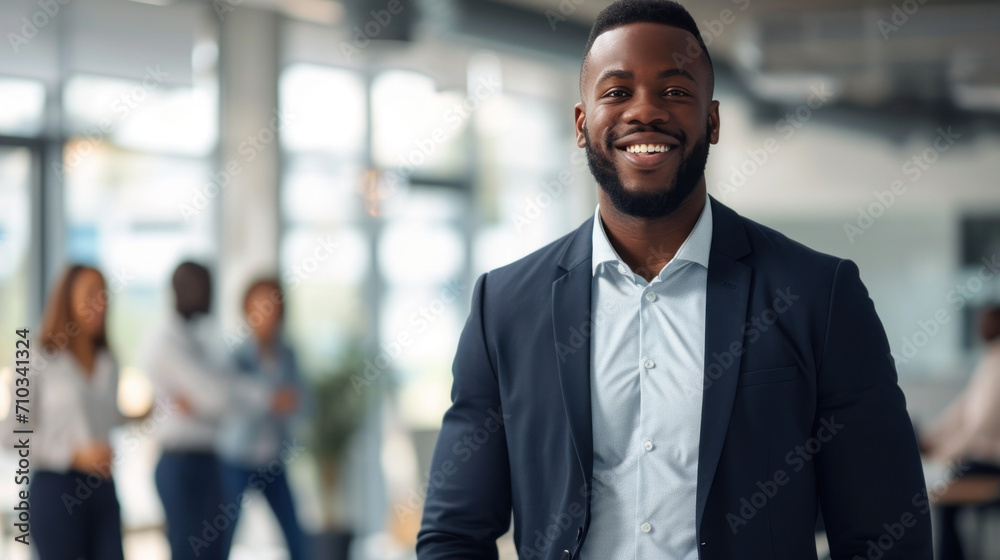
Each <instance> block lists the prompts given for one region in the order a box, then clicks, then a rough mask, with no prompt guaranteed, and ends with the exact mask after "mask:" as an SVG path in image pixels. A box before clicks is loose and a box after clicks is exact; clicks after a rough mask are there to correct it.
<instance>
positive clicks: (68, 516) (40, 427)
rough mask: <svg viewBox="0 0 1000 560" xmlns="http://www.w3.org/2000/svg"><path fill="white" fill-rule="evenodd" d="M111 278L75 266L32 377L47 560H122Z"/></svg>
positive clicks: (34, 479)
mask: <svg viewBox="0 0 1000 560" xmlns="http://www.w3.org/2000/svg"><path fill="white" fill-rule="evenodd" d="M107 293H108V292H107V290H106V289H105V283H104V277H103V276H102V275H101V273H100V272H98V271H97V270H96V269H94V268H90V267H86V266H80V265H74V266H70V267H69V268H68V269H67V270H66V271H65V273H64V274H63V276H62V278H61V279H60V281H59V282H58V283H57V284H56V286H55V288H54V289H53V290H52V292H51V294H50V295H49V300H48V302H47V305H46V309H45V315H44V317H43V322H42V326H41V332H40V336H39V337H38V340H37V341H38V343H39V347H38V348H33V350H34V353H35V356H36V359H34V360H32V363H31V371H30V372H29V380H30V389H31V393H30V394H31V398H30V401H31V402H30V403H29V413H28V416H29V423H28V424H21V425H19V427H26V428H28V429H31V430H33V433H32V434H31V435H30V438H31V456H32V465H31V466H32V474H31V475H30V482H29V487H28V502H29V504H30V508H31V529H30V532H31V542H33V543H34V545H35V547H36V548H37V550H38V556H39V558H40V560H67V559H75V558H87V559H89V560H121V559H122V558H123V554H122V532H121V515H120V509H119V504H118V498H117V496H116V494H115V483H114V479H113V478H112V474H111V471H112V462H113V453H112V450H111V446H110V445H109V443H108V438H109V433H110V431H111V429H112V428H114V427H115V426H118V425H120V424H121V423H122V422H123V420H124V417H123V416H122V415H121V414H120V413H119V411H118V406H117V392H118V364H117V362H116V361H115V359H114V356H112V355H111V353H110V351H109V350H108V344H107V337H106V335H105V328H104V319H105V311H106V308H107Z"/></svg>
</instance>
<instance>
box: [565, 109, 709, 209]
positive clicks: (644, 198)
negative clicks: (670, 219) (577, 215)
mask: <svg viewBox="0 0 1000 560" xmlns="http://www.w3.org/2000/svg"><path fill="white" fill-rule="evenodd" d="M583 137H584V138H585V139H586V141H587V145H586V146H585V147H584V149H585V150H586V152H587V167H589V168H590V173H591V174H593V176H594V179H596V180H597V184H598V185H600V186H601V189H602V190H603V191H604V192H605V193H607V195H608V198H609V199H610V200H611V204H612V205H613V206H614V207H615V209H616V210H618V211H619V212H621V213H622V214H625V215H627V216H633V217H636V218H663V217H666V216H669V215H670V214H673V213H674V211H675V210H677V209H678V208H679V207H680V205H681V204H682V203H683V202H684V201H685V200H686V199H687V197H688V196H690V195H691V193H692V192H694V189H695V188H696V187H697V186H698V183H699V182H700V181H701V178H702V177H703V176H704V174H705V164H706V163H707V162H708V146H709V144H708V131H707V130H706V132H705V135H703V136H702V137H701V138H700V139H699V140H698V142H696V143H695V144H694V146H692V147H691V150H690V153H688V152H687V151H686V150H683V148H681V150H682V152H681V164H680V167H678V168H677V173H676V174H675V175H674V180H673V184H672V185H667V186H666V188H664V189H661V190H659V191H656V192H651V193H630V192H628V191H627V190H626V189H625V185H624V183H622V179H621V175H620V174H619V173H618V170H617V169H616V168H615V163H614V161H613V160H612V159H611V157H610V156H608V155H605V154H611V153H613V152H612V150H614V149H615V147H614V141H615V140H616V138H615V137H614V136H612V135H608V137H607V138H606V139H605V142H604V149H605V151H604V152H603V153H598V152H597V150H595V149H594V148H593V143H591V141H590V135H589V134H588V133H587V129H586V128H584V129H583ZM678 139H679V140H680V141H681V146H683V145H684V134H683V133H680V138H678ZM675 149H677V148H675Z"/></svg>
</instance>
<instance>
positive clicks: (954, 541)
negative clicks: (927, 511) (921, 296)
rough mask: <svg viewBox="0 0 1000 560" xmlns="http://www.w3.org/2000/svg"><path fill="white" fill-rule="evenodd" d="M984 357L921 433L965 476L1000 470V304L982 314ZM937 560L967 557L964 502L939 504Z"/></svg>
mask: <svg viewBox="0 0 1000 560" xmlns="http://www.w3.org/2000/svg"><path fill="white" fill-rule="evenodd" d="M979 335H980V337H981V338H982V340H983V342H984V343H985V348H984V350H983V356H982V358H981V359H980V362H979V365H978V367H977V368H976V370H975V372H974V373H973V375H972V378H971V379H970V380H969V385H968V386H967V387H966V388H965V391H963V392H962V393H961V394H960V395H959V396H958V398H956V399H955V400H954V402H952V403H951V404H950V405H949V406H948V408H947V409H945V411H944V412H943V413H942V414H941V416H939V417H938V419H937V420H936V421H935V422H934V423H933V424H932V425H931V427H930V428H928V429H927V431H926V432H925V433H924V434H923V437H922V438H921V447H922V448H923V451H924V453H926V454H927V455H928V456H929V457H930V458H931V459H934V460H938V461H942V462H946V463H951V464H953V465H957V468H956V471H957V472H958V473H960V474H961V476H976V475H1000V306H994V307H990V308H988V309H987V310H986V311H984V312H983V314H982V315H981V316H980V319H979ZM937 509H938V519H939V527H940V533H939V540H938V554H937V559H938V560H963V559H964V558H965V553H964V551H963V549H962V541H961V538H960V535H959V531H958V514H959V512H960V511H961V509H962V508H961V506H953V505H945V506H939V507H938V508H937Z"/></svg>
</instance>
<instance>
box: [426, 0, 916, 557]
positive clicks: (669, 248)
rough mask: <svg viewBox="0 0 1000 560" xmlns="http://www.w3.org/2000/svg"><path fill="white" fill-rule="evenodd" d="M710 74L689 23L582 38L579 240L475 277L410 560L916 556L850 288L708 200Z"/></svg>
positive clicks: (901, 436) (825, 263)
mask: <svg viewBox="0 0 1000 560" xmlns="http://www.w3.org/2000/svg"><path fill="white" fill-rule="evenodd" d="M713 89H714V74H713V69H712V62H711V59H710V58H709V55H708V52H707V50H706V49H705V45H704V42H703V41H702V39H701V36H700V34H699V32H698V28H697V27H696V25H695V23H694V21H693V20H692V18H691V16H690V15H689V14H688V13H687V12H686V11H685V10H684V8H683V7H681V6H680V5H678V4H676V3H674V2H667V1H662V0H621V1H618V2H615V3H614V4H612V5H611V6H609V7H608V8H606V9H605V10H604V11H603V12H602V13H601V14H600V16H598V19H597V22H596V23H595V24H594V27H593V29H592V30H591V34H590V40H589V41H588V44H587V49H586V54H585V56H584V61H583V67H582V70H581V74H580V90H581V102H580V103H579V104H578V105H577V106H576V130H577V143H578V144H579V146H580V147H582V148H584V149H585V150H586V153H587V160H588V163H589V166H590V169H591V172H592V173H593V174H594V177H595V178H596V179H597V182H598V184H599V185H600V191H599V194H598V200H599V205H598V208H597V210H596V212H595V214H594V216H593V218H591V219H590V220H588V221H587V222H585V223H584V224H583V225H582V226H581V227H580V228H579V229H578V230H577V231H575V232H574V233H571V234H569V235H568V236H566V237H564V238H562V239H559V240H558V241H556V242H554V243H552V244H551V245H549V246H547V247H544V248H542V249H540V250H539V251H537V252H535V253H533V254H531V255H529V256H527V257H525V258H524V259H521V260H520V261H517V262H515V263H513V264H510V265H508V266H506V267H502V268H499V269H497V270H493V271H491V272H489V273H487V274H484V275H483V276H481V277H480V278H479V281H478V282H477V283H476V287H475V290H474V293H473V298H472V311H471V313H470V315H469V319H468V322H467V323H466V326H465V330H464V331H463V333H462V337H461V340H460V342H459V348H458V352H457V355H456V357H455V363H454V366H453V370H454V371H453V373H454V384H453V386H452V402H453V404H452V406H451V408H449V410H448V412H447V413H446V414H445V417H444V421H443V425H442V428H441V433H440V435H439V438H438V443H437V448H436V450H435V453H434V458H433V462H432V467H431V471H430V477H429V482H428V487H427V499H426V504H425V507H424V517H423V526H422V528H421V531H420V535H419V538H418V542H417V552H418V556H419V557H420V558H421V559H424V560H431V559H445V558H456V559H457V558H460V559H469V558H496V557H497V549H496V539H497V538H498V537H499V536H501V535H502V534H503V533H504V532H506V531H507V530H508V528H509V527H510V521H511V512H513V526H514V541H515V544H516V546H517V551H518V555H519V557H520V558H583V559H586V560H609V559H629V560H646V559H661V558H662V559H669V560H740V559H745V560H758V559H761V560H763V559H775V560H806V559H810V558H813V559H815V558H816V543H815V527H816V521H817V516H818V515H819V514H820V513H822V516H823V519H824V521H825V528H826V532H827V535H828V538H829V541H830V546H831V550H832V556H833V558H834V559H837V560H840V559H845V560H847V559H851V560H853V559H855V558H863V559H884V560H889V559H898V560H903V559H905V560H930V559H931V552H930V551H931V539H930V520H929V517H928V506H927V499H926V490H925V487H924V480H923V476H922V472H921V468H920V459H919V456H918V453H917V446H916V441H915V437H914V434H913V429H912V426H911V424H910V421H909V418H908V416H907V414H906V406H905V401H904V398H903V394H902V392H901V391H900V390H899V387H898V386H897V383H896V371H895V366H894V363H893V361H892V359H891V357H890V355H889V346H888V342H887V340H886V336H885V333H884V330H883V328H882V325H881V323H880V321H879V319H878V317H877V315H876V314H875V309H874V306H873V304H872V301H871V299H870V298H869V297H868V293H867V290H866V289H865V287H864V285H863V284H862V283H861V280H860V278H859V273H858V268H857V266H855V265H854V263H852V262H851V261H849V260H842V259H838V258H836V257H832V256H829V255H824V254H821V253H818V252H816V251H813V250H810V249H808V248H806V247H804V246H802V245H800V244H798V243H795V242H794V241H791V240H789V239H788V238H787V237H785V236H783V235H781V234H780V233H778V232H776V231H774V230H771V229H768V228H766V227H764V226H762V225H760V224H757V223H755V222H752V221H750V220H747V219H745V218H743V217H741V216H739V215H738V214H736V213H735V212H734V211H733V210H731V209H729V208H727V207H726V206H723V205H722V204H720V203H719V202H718V201H716V200H714V199H713V198H711V197H709V196H708V195H707V192H706V188H705V176H704V169H705V163H706V161H707V158H708V152H709V146H710V145H711V144H716V143H717V142H718V141H719V130H720V123H719V104H718V102H717V101H714V100H713V99H712V94H713Z"/></svg>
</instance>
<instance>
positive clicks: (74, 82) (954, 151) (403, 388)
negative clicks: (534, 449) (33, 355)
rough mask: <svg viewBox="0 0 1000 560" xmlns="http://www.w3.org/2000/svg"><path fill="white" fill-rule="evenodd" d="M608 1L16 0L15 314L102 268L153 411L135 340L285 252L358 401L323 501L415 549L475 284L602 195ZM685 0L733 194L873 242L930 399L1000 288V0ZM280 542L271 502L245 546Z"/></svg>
mask: <svg viewBox="0 0 1000 560" xmlns="http://www.w3.org/2000/svg"><path fill="white" fill-rule="evenodd" d="M607 4H608V2H607V1H606V0H502V1H501V0H340V1H335V0H142V1H138V0H135V1H133V0H4V1H3V2H2V3H0V31H2V32H3V34H4V40H3V43H4V44H3V45H0V333H12V332H13V331H14V330H15V328H20V327H24V326H35V325H37V323H38V319H39V315H40V312H41V308H42V304H43V301H44V297H45V294H46V293H47V290H48V288H49V287H50V286H51V283H52V281H53V278H54V276H55V275H56V274H57V273H58V272H59V270H60V269H61V267H62V266H63V265H64V264H65V263H67V262H81V263H87V264H92V265H95V266H97V267H99V268H100V269H101V270H102V271H103V272H104V273H105V275H106V276H107V278H108V282H109V286H108V288H109V291H110V292H111V298H110V300H111V303H110V311H109V312H110V316H109V328H110V331H109V335H110V339H111V344H112V346H113V348H114V350H115V352H116V353H117V355H118V358H119V360H120V362H121V365H122V366H123V370H122V383H121V390H120V395H119V401H120V406H121V407H122V408H123V409H124V410H127V411H141V410H143V409H144V408H145V407H147V406H148V404H149V399H150V391H149V386H148V382H147V381H146V380H145V377H144V373H143V372H142V371H141V370H140V369H139V368H138V363H137V356H136V350H137V348H138V345H139V342H140V340H141V339H142V337H143V336H144V334H145V333H146V331H147V330H148V328H149V327H150V326H151V324H152V323H153V322H154V321H155V320H156V319H157V317H158V316H159V315H161V314H163V313H165V312H166V311H167V309H168V305H169V304H170V298H169V296H168V292H167V280H168V278H169V274H170V272H171V271H172V269H173V267H174V266H175V265H176V264H177V263H178V262H180V261H181V260H183V259H195V260H200V261H202V262H204V263H206V264H208V265H209V266H210V268H211V269H212V270H213V272H214V273H215V275H216V278H217V280H218V282H217V286H216V291H217V296H218V298H217V305H216V307H215V313H216V315H217V317H218V319H219V321H220V323H221V325H222V328H223V330H224V332H226V333H228V334H230V335H232V334H233V333H238V332H239V328H240V298H241V295H242V290H243V289H244V287H245V286H246V284H247V283H248V282H249V281H250V280H251V279H253V278H255V277H257V276H259V275H260V274H263V273H271V274H278V275H280V276H281V278H282V280H283V282H284V284H285V288H286V290H287V293H288V298H289V308H288V314H287V328H288V332H289V337H290V339H291V342H292V344H293V345H294V346H295V347H296V349H297V350H298V352H299V354H300V357H301V359H302V361H303V364H304V369H305V373H306V374H307V376H308V378H309V379H310V380H311V382H312V383H314V384H315V385H316V387H317V388H316V391H317V394H322V395H324V398H327V397H328V398H329V399H328V400H327V401H324V402H327V403H336V404H335V405H329V406H336V407H337V409H338V410H344V411H345V412H344V413H343V414H342V415H341V416H339V417H335V418H333V419H331V420H330V421H329V422H327V424H326V429H325V430H324V429H317V430H314V431H313V433H312V434H311V438H310V440H309V441H310V448H311V451H310V453H308V454H307V455H304V456H303V457H301V458H299V459H297V460H295V461H294V462H292V464H290V465H289V470H290V474H291V478H292V483H293V487H294V488H293V489H294V491H295V494H296V496H297V497H298V501H299V506H300V516H301V517H302V519H303V523H304V525H305V526H306V529H307V530H308V531H309V532H310V533H311V534H314V535H324V534H325V535H327V536H328V537H330V538H328V539H327V540H328V541H330V542H332V541H333V540H335V539H333V537H331V535H332V536H336V535H340V534H343V533H345V532H349V533H351V534H352V535H353V537H354V538H353V541H352V542H353V544H352V551H353V553H352V554H353V557H354V558H364V559H368V558H370V559H389V558H411V557H412V548H413V543H414V539H415V534H416V530H417V528H418V525H419V516H420V505H421V497H422V495H423V494H422V492H423V490H424V489H425V488H426V483H427V477H428V473H427V468H428V462H429V455H430V452H431V450H432V447H433V443H434V439H435V436H436V429H437V427H438V426H439V424H440V419H441V416H442V414H443V412H444V410H445V409H446V407H447V406H448V404H449V389H450V366H451V360H452V357H453V355H454V351H455V347H456V343H457V339H458V335H459V332H460V330H461V327H462V324H463V321H464V319H465V316H466V314H467V312H468V301H469V298H470V295H471V286H472V283H473V282H474V280H475V278H476V277H477V276H478V275H479V274H480V273H482V272H484V271H487V270H489V269H491V268H494V267H497V266H500V265H503V264H505V263H508V262H510V261H512V260H515V259H517V258H519V257H521V256H523V255H526V254H528V253H529V252H531V251H532V250H534V249H537V248H539V247H541V246H542V245H544V244H546V243H548V242H550V241H552V240H554V239H556V238H557V237H559V236H561V235H563V234H565V233H567V232H569V231H571V230H572V229H573V228H575V227H576V226H577V225H578V224H579V223H581V222H582V221H583V220H585V219H586V218H587V217H589V216H590V215H591V214H592V213H593V211H594V205H595V203H596V188H597V187H596V186H595V184H594V182H593V180H592V178H591V177H590V174H589V172H588V171H587V168H586V164H585V161H584V158H583V157H582V152H581V151H580V150H578V149H577V148H576V146H575V142H574V139H573V120H572V115H573V105H574V103H576V102H577V101H578V100H579V93H578V89H577V79H578V70H579V63H580V57H581V54H582V49H583V46H584V43H585V40H586V36H587V33H588V30H589V25H590V22H592V21H593V18H594V17H595V16H596V14H597V13H598V12H599V11H600V10H601V9H602V8H603V7H604V6H606V5H607ZM688 8H689V10H690V11H691V12H692V14H693V15H694V16H695V19H696V20H697V21H698V23H699V26H700V27H701V29H702V33H703V35H704V38H705V41H706V43H708V45H709V49H710V51H711V52H712V55H713V57H714V59H715V63H716V72H717V75H718V77H717V86H716V98H717V99H718V100H719V101H720V103H721V118H722V139H721V142H720V144H719V145H718V146H714V147H713V148H712V155H711V157H710V158H709V168H708V171H707V177H708V185H709V191H710V193H711V194H713V195H714V196H716V197H717V198H718V199H719V200H721V201H722V202H724V203H726V204H728V205H730V206H732V207H733V208H735V209H736V210H737V211H739V212H741V213H743V214H745V215H747V216H749V217H751V218H754V219H756V220H758V221H760V222H763V223H764V224H766V225H768V226H771V227H774V228H776V229H778V230H780V231H782V232H784V233H786V234H788V235H789V236H790V237H792V238H794V239H797V240H799V241H802V242H804V243H806V244H807V245H810V246H812V247H814V248H816V249H819V250H822V251H826V252H831V253H834V254H837V255H839V256H842V257H848V258H851V259H853V260H855V261H856V262H857V263H858V264H859V266H860V268H861V274H862V277H863V279H864V281H865V282H866V283H867V285H868V288H869V290H870V292H871V296H872V298H873V299H874V301H875V304H876V307H877V309H878V311H879V313H880V315H881V318H882V320H883V322H884V324H885V328H886V331H887V333H888V336H889V340H890V343H891V345H892V349H893V352H894V354H895V355H896V357H897V365H898V370H899V374H900V382H901V384H902V386H903V387H904V390H905V391H906V392H907V397H908V401H909V405H910V408H911V413H912V415H913V417H914V418H915V420H916V421H917V422H918V423H920V422H924V421H927V420H929V419H931V418H932V417H933V416H934V415H935V414H936V413H937V412H938V411H939V410H940V409H941V408H942V407H943V406H944V405H945V404H946V403H947V402H948V401H949V400H950V398H951V397H953V396H954V395H955V394H956V393H957V392H958V391H959V390H960V389H961V388H962V387H963V386H964V384H965V382H966V381H967V379H968V377H969V375H970V372H971V368H972V367H973V365H974V363H975V359H976V356H977V346H976V344H975V336H974V332H973V330H972V325H973V318H974V317H975V314H976V312H977V310H979V309H980V308H982V306H984V305H985V304H987V303H990V302H997V301H1000V268H998V261H997V259H998V257H1000V254H998V253H1000V185H998V177H1000V157H998V156H1000V41H998V39H997V37H1000V3H996V2H985V1H979V2H976V1H949V2H936V1H934V0H929V1H917V0H907V1H905V2H901V1H898V0H838V1H830V0H826V1H822V2H821V1H818V0H809V1H801V0H800V1H795V2H792V1H790V0H711V1H698V2H689V3H688ZM987 265H988V266H987ZM0 339H2V340H8V339H9V337H7V336H6V335H4V336H3V337H2V338H0ZM10 340H12V339H10ZM12 348H13V343H10V344H3V345H0V364H3V368H4V369H3V370H2V372H0V375H3V376H5V377H9V376H10V375H11V371H10V368H9V367H8V364H10V363H11V359H12V356H11V353H12ZM345 380H346V381H345ZM319 404H320V406H321V407H323V402H320V403H319ZM3 409H4V410H6V404H4V405H3ZM130 430H131V431H129V432H127V433H123V435H122V438H123V440H127V442H129V443H130V445H127V446H123V447H122V449H123V450H120V451H119V459H118V463H117V464H116V469H117V471H116V472H117V477H118V480H119V494H120V497H121V500H122V503H123V518H124V519H123V520H124V523H125V526H126V553H127V555H128V557H129V558H133V559H136V558H142V559H157V558H165V557H166V556H165V547H166V545H165V541H164V540H163V538H162V536H161V529H162V523H163V514H162V510H161V508H160V505H159V502H158V499H157V496H156V492H155V489H154V487H153V483H152V469H153V465H154V464H155V460H156V453H157V450H156V449H155V446H154V445H153V444H152V443H151V442H150V441H149V440H148V437H147V435H146V433H145V432H144V431H143V427H142V426H139V427H133V428H131V429H130ZM346 433H350V434H352V436H353V437H351V438H350V439H349V441H348V443H347V447H346V449H345V450H343V451H341V450H340V446H339V445H336V444H331V443H330V441H331V440H335V441H341V440H342V439H344V438H343V436H344V435H345V434H346ZM324 438H326V439H324ZM131 443H135V444H134V445H132V444H131ZM6 460H7V461H10V460H11V459H10V458H9V457H8V458H7V459H6ZM5 464H6V463H5ZM10 464H12V463H10ZM4 472H6V471H4ZM11 472H12V471H11ZM8 478H12V477H4V479H3V481H2V483H0V506H2V507H0V511H3V512H10V511H11V509H10V507H8V506H10V505H11V504H10V503H8V502H10V501H11V500H13V498H14V488H13V486H12V481H10V480H8ZM422 485H424V486H422ZM4 515H6V514H4ZM3 530H4V531H8V530H9V523H7V522H6V521H5V522H4V525H3ZM10 543H11V540H10V536H9V535H5V538H4V541H3V547H4V548H5V549H6V550H3V551H0V554H3V555H4V556H5V557H7V555H8V554H11V556H10V557H11V558H14V557H15V556H14V555H15V554H23V550H20V548H23V547H21V545H17V544H10ZM327 544H328V545H330V543H329V542H328V543H327ZM330 546H332V545H330ZM505 546H508V547H509V544H508V545H505ZM507 553H508V555H509V554H510V550H509V548H508V549H507ZM283 557H284V553H283V550H282V544H281V537H280V532H279V531H278V530H277V528H276V525H275V523H274V521H273V519H272V518H271V517H270V512H269V510H268V509H267V508H266V506H264V505H263V501H262V500H256V501H255V502H254V503H252V504H251V506H250V509H249V511H248V513H247V514H246V516H245V517H244V520H243V521H242V522H241V527H240V529H239V531H238V535H237V545H236V549H235V551H234V558H241V559H251V558H252V559H256V558H260V559H271V558H275V559H277V558H283Z"/></svg>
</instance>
